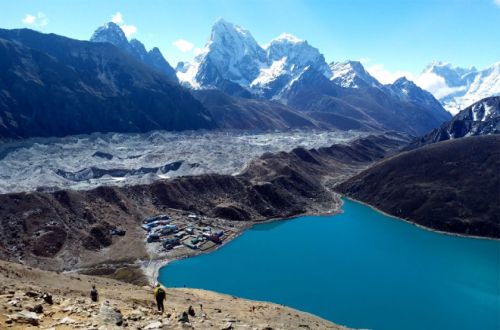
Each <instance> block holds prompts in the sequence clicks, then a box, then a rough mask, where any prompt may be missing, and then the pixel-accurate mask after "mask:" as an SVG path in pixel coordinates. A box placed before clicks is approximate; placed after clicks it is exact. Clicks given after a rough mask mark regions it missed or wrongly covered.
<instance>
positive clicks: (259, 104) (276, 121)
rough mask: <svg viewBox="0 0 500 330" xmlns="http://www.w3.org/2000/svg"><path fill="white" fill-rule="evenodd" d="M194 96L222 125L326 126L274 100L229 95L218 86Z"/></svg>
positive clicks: (254, 127) (251, 127) (253, 127)
mask: <svg viewBox="0 0 500 330" xmlns="http://www.w3.org/2000/svg"><path fill="white" fill-rule="evenodd" d="M193 95H194V96H195V97H196V98H197V99H198V100H199V101H200V102H201V103H202V104H203V105H204V106H205V108H207V110H208V111H209V112H210V115H211V116H212V118H214V120H215V121H216V122H217V126H218V127H220V128H227V129H242V130H264V131H265V130H275V129H278V130H287V129H290V128H326V126H325V125H322V124H321V123H318V122H316V121H315V120H313V119H311V118H309V117H308V116H306V115H305V114H303V113H301V112H299V111H296V110H294V109H292V108H290V107H288V106H286V105H284V104H281V103H278V102H275V101H268V100H259V99H248V98H242V97H235V96H230V95H228V94H226V93H224V92H222V91H220V90H216V89H212V90H209V89H206V90H199V91H193Z"/></svg>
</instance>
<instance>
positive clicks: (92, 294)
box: [90, 285, 99, 302]
mask: <svg viewBox="0 0 500 330" xmlns="http://www.w3.org/2000/svg"><path fill="white" fill-rule="evenodd" d="M90 299H92V301H93V302H97V301H98V300H99V293H98V292H97V289H96V288H95V285H92V290H90Z"/></svg>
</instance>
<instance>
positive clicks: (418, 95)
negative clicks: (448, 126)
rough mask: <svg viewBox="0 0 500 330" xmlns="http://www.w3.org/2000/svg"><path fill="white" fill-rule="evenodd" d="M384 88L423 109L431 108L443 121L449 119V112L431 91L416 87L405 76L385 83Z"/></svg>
mask: <svg viewBox="0 0 500 330" xmlns="http://www.w3.org/2000/svg"><path fill="white" fill-rule="evenodd" d="M385 88H386V89H387V90H388V91H389V93H391V94H392V95H393V96H396V97H397V98H399V99H400V100H401V101H405V102H409V103H412V104H416V105H418V106H420V107H422V108H425V109H431V110H432V112H433V115H434V116H435V117H436V118H438V119H439V120H442V121H445V120H448V119H450V114H449V113H448V112H447V111H446V110H444V109H443V107H442V106H441V104H440V103H439V102H438V101H437V100H436V98H435V97H434V96H432V94H431V93H429V92H428V91H426V90H424V89H422V88H420V87H418V86H417V85H416V84H415V83H414V82H413V81H411V80H408V79H406V77H401V78H399V79H397V80H396V81H395V82H394V83H392V84H388V85H385Z"/></svg>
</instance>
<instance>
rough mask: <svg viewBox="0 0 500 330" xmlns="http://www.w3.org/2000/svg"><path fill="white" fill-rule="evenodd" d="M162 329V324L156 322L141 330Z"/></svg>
mask: <svg viewBox="0 0 500 330" xmlns="http://www.w3.org/2000/svg"><path fill="white" fill-rule="evenodd" d="M162 328H163V323H161V321H156V322H153V323H149V324H148V325H146V326H145V327H144V328H143V330H157V329H162Z"/></svg>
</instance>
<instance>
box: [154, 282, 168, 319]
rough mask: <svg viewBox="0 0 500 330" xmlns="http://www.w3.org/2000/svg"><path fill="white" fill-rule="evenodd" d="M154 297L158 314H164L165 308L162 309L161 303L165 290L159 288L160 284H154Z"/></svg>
mask: <svg viewBox="0 0 500 330" xmlns="http://www.w3.org/2000/svg"><path fill="white" fill-rule="evenodd" d="M153 293H154V296H155V299H156V306H158V311H159V312H162V313H163V312H164V311H165V308H164V307H163V301H164V300H165V296H166V294H165V290H163V288H162V287H161V286H160V283H158V284H156V288H155V289H154V292H153Z"/></svg>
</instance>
